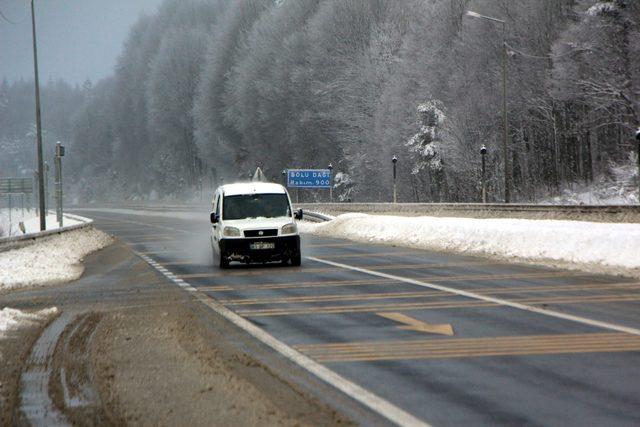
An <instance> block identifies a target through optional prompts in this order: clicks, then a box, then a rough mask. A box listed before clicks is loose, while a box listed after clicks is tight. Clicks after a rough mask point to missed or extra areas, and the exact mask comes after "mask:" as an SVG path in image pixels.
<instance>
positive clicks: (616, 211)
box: [296, 203, 640, 223]
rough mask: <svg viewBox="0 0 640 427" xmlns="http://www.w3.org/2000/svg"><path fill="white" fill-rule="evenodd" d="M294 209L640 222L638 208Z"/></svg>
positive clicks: (399, 206)
mask: <svg viewBox="0 0 640 427" xmlns="http://www.w3.org/2000/svg"><path fill="white" fill-rule="evenodd" d="M296 208H302V209H304V210H308V211H313V212H324V213H330V214H341V213H349V212H361V213H371V214H394V215H406V216H418V215H433V216H443V215H449V216H451V215H462V216H469V217H479V218H504V217H513V218H532V219H536V218H540V219H542V218H547V219H550V218H553V219H572V220H587V221H593V220H595V221H611V222H614V221H615V222H633V223H635V222H640V205H529V204H497V203H494V204H482V203H300V204H297V205H296Z"/></svg>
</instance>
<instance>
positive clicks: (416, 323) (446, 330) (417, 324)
mask: <svg viewBox="0 0 640 427" xmlns="http://www.w3.org/2000/svg"><path fill="white" fill-rule="evenodd" d="M376 314H377V315H378V316H381V317H384V318H387V319H390V320H393V321H396V322H400V323H404V324H405V326H398V329H402V330H405V331H418V332H426V333H429V334H439V335H448V336H453V327H451V325H449V324H446V323H445V324H440V325H431V324H429V323H425V322H422V321H420V320H417V319H414V318H413V317H409V316H407V315H404V314H402V313H376Z"/></svg>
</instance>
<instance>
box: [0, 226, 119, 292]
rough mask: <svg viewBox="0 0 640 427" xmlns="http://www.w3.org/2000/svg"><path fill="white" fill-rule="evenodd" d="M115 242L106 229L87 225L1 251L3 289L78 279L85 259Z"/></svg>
mask: <svg viewBox="0 0 640 427" xmlns="http://www.w3.org/2000/svg"><path fill="white" fill-rule="evenodd" d="M111 242H112V239H111V237H110V236H109V235H107V234H105V233H103V232H102V231H99V230H96V229H94V228H85V229H81V230H75V231H69V232H66V233H62V234H60V235H55V236H51V237H47V238H44V239H43V240H41V241H39V242H37V243H35V244H33V245H30V246H26V247H24V248H20V249H15V250H11V251H6V252H0V291H2V290H6V289H12V288H18V287H25V286H39V285H48V284H56V283H62V282H67V281H70V280H75V279H77V278H78V277H80V275H81V274H82V271H83V266H82V264H81V261H82V259H83V258H84V257H85V256H86V255H88V254H90V253H91V252H94V251H96V250H98V249H101V248H103V247H105V246H107V245H109V244H111Z"/></svg>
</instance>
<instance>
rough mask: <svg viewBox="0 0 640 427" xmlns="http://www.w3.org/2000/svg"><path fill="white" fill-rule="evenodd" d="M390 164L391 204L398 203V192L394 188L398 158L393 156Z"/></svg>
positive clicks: (395, 187)
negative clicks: (391, 166) (391, 175)
mask: <svg viewBox="0 0 640 427" xmlns="http://www.w3.org/2000/svg"><path fill="white" fill-rule="evenodd" d="M391 163H393V203H398V191H397V186H396V176H397V174H396V166H397V164H398V158H397V157H396V156H393V158H392V159H391Z"/></svg>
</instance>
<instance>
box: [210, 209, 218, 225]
mask: <svg viewBox="0 0 640 427" xmlns="http://www.w3.org/2000/svg"><path fill="white" fill-rule="evenodd" d="M210 217H211V224H217V223H218V221H219V220H220V218H218V214H217V213H215V212H211V215H210Z"/></svg>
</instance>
